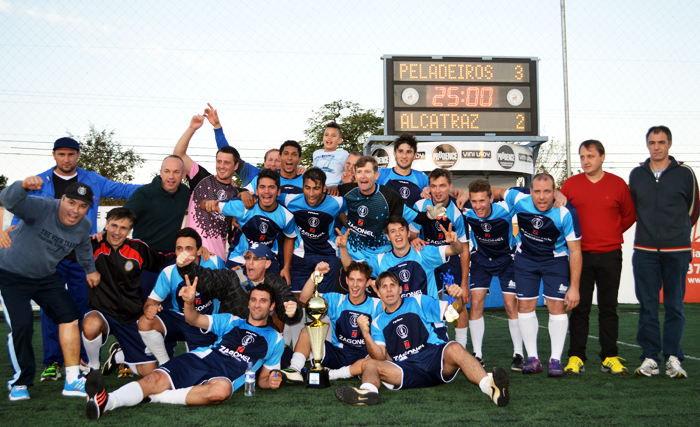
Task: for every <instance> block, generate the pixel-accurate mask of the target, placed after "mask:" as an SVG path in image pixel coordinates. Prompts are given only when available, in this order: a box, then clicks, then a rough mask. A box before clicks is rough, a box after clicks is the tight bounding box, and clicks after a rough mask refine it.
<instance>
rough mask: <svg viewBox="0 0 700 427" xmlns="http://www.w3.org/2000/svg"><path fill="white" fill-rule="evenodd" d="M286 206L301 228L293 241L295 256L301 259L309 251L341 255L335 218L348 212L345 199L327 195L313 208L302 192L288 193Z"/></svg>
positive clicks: (310, 252) (318, 253) (326, 254)
mask: <svg viewBox="0 0 700 427" xmlns="http://www.w3.org/2000/svg"><path fill="white" fill-rule="evenodd" d="M285 205H286V206H287V210H289V212H291V213H292V215H294V222H295V224H296V226H297V230H298V231H299V233H298V234H297V240H296V242H295V244H294V255H296V256H298V257H301V258H304V255H305V254H307V253H308V254H314V255H324V256H329V255H333V254H335V256H339V255H338V247H337V246H336V245H335V238H336V234H335V219H336V218H337V217H338V215H339V214H340V213H347V211H348V208H347V206H346V205H345V199H344V198H342V197H332V196H328V195H326V196H325V197H324V199H323V201H322V202H321V204H319V205H318V206H316V207H311V206H309V204H308V203H306V198H305V197H304V195H303V194H288V195H287V196H286V197H285Z"/></svg>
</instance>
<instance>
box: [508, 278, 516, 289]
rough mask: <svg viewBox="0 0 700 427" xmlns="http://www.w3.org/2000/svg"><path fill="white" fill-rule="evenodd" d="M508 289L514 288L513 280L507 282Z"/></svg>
mask: <svg viewBox="0 0 700 427" xmlns="http://www.w3.org/2000/svg"><path fill="white" fill-rule="evenodd" d="M508 289H515V282H514V281H512V280H511V281H509V282H508Z"/></svg>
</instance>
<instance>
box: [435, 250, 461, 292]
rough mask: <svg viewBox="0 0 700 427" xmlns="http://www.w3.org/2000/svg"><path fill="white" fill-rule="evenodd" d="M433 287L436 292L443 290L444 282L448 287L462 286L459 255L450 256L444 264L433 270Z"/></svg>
mask: <svg viewBox="0 0 700 427" xmlns="http://www.w3.org/2000/svg"><path fill="white" fill-rule="evenodd" d="M434 273H435V285H436V286H437V290H438V292H440V291H443V290H444V289H445V282H447V283H448V284H450V285H461V284H462V264H461V263H460V258H459V255H454V256H451V257H450V259H448V260H447V262H446V263H444V264H443V265H441V266H440V267H438V268H436V269H435V270H434Z"/></svg>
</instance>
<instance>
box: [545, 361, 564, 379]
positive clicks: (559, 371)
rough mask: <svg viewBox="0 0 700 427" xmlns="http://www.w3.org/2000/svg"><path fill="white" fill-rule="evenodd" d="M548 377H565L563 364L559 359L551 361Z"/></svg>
mask: <svg viewBox="0 0 700 427" xmlns="http://www.w3.org/2000/svg"><path fill="white" fill-rule="evenodd" d="M547 375H548V376H550V377H561V376H562V375H564V369H563V368H562V367H561V362H560V361H559V360H558V359H549V365H548V366H547Z"/></svg>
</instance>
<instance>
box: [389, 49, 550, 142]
mask: <svg viewBox="0 0 700 427" xmlns="http://www.w3.org/2000/svg"><path fill="white" fill-rule="evenodd" d="M383 59H384V61H385V64H384V75H385V78H386V79H385V94H386V95H385V96H386V98H385V105H386V118H387V132H388V134H390V135H394V134H398V133H401V132H412V133H414V134H416V135H435V134H438V135H439V134H443V135H465V136H470V135H486V134H488V135H494V134H495V135H533V136H534V135H538V133H539V125H538V120H539V114H538V102H537V101H538V100H537V90H538V87H537V62H538V60H537V58H494V57H482V58H474V57H397V56H385V57H384V58H383Z"/></svg>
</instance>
